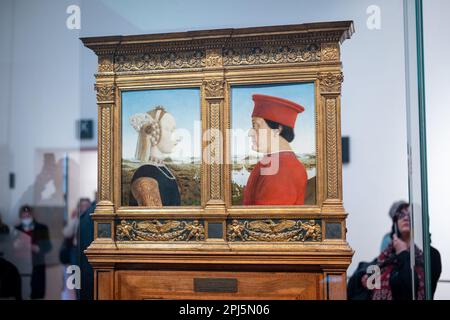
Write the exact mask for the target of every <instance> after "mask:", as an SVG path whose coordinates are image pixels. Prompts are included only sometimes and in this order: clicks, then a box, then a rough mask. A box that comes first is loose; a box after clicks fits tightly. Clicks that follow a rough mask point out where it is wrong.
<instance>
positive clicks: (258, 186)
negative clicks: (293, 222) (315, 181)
mask: <svg viewBox="0 0 450 320" xmlns="http://www.w3.org/2000/svg"><path fill="white" fill-rule="evenodd" d="M277 155H278V156H279V158H278V159H279V160H278V161H279V162H278V170H276V165H275V164H274V165H273V168H274V170H272V171H273V172H272V173H274V174H267V173H268V172H267V171H266V174H265V173H264V170H270V169H269V167H270V166H271V161H276V160H273V157H276V156H277ZM271 159H272V160H271ZM307 182H308V175H307V173H306V170H305V167H304V166H303V164H302V163H301V162H300V161H299V160H298V159H297V157H296V156H295V154H294V152H292V151H281V152H279V153H273V154H269V155H266V156H264V158H263V159H261V161H260V162H258V163H257V164H256V166H255V168H254V169H253V170H252V172H251V173H250V177H249V178H248V181H247V185H246V186H245V188H244V201H243V204H244V205H302V204H304V203H305V193H306V185H307Z"/></svg>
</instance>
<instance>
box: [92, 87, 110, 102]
mask: <svg viewBox="0 0 450 320" xmlns="http://www.w3.org/2000/svg"><path fill="white" fill-rule="evenodd" d="M95 90H96V91H97V102H98V103H114V90H115V87H114V86H113V85H95Z"/></svg>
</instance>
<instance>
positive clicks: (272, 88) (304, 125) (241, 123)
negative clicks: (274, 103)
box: [231, 83, 316, 159]
mask: <svg viewBox="0 0 450 320" xmlns="http://www.w3.org/2000/svg"><path fill="white" fill-rule="evenodd" d="M256 93H259V94H266V95H271V96H276V97H280V98H284V99H288V100H291V101H293V102H296V103H298V104H300V105H302V106H303V107H304V108H305V111H304V112H302V113H300V114H299V115H298V116H297V121H296V123H295V128H294V132H295V138H294V140H293V141H292V142H291V146H292V149H293V150H294V151H295V152H296V153H298V154H301V153H313V154H315V150H316V138H315V112H314V106H315V103H314V102H315V101H314V100H315V99H314V83H294V84H276V85H245V86H233V87H232V90H231V113H232V125H231V127H232V128H233V129H237V128H239V129H242V130H244V132H245V135H244V134H242V133H241V134H239V135H238V134H237V133H236V132H235V137H234V138H233V139H232V143H231V145H232V150H231V151H232V157H235V156H236V157H237V158H238V159H240V158H241V157H245V156H247V155H257V153H256V152H254V151H253V150H251V142H250V138H248V137H247V134H248V130H249V129H250V128H251V126H252V122H251V121H252V118H251V114H252V111H253V106H254V103H253V100H252V95H253V94H256Z"/></svg>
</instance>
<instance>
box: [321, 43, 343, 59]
mask: <svg viewBox="0 0 450 320" xmlns="http://www.w3.org/2000/svg"><path fill="white" fill-rule="evenodd" d="M321 56H322V61H338V60H339V46H338V44H337V43H325V44H322V50H321Z"/></svg>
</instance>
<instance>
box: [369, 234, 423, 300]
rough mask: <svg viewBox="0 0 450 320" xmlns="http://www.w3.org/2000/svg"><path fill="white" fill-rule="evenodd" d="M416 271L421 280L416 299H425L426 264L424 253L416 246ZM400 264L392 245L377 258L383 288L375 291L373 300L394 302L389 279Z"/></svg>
mask: <svg viewBox="0 0 450 320" xmlns="http://www.w3.org/2000/svg"><path fill="white" fill-rule="evenodd" d="M415 255H416V263H415V271H416V274H417V277H418V279H419V287H418V290H417V295H416V299H417V300H424V299H425V281H424V278H425V273H424V268H423V265H424V262H423V252H422V250H420V249H419V248H418V247H417V246H415ZM396 264H398V261H397V255H396V254H395V249H394V246H393V244H392V241H391V243H389V245H388V246H387V248H386V249H385V250H384V251H383V252H381V254H380V255H379V256H378V258H377V265H378V266H379V267H380V269H381V287H380V289H374V290H373V293H372V300H392V290H391V286H390V285H389V278H390V276H391V272H392V270H393V269H394V266H395V265H396Z"/></svg>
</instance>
